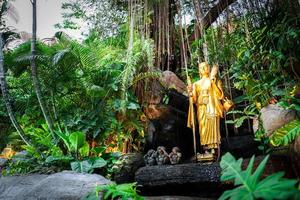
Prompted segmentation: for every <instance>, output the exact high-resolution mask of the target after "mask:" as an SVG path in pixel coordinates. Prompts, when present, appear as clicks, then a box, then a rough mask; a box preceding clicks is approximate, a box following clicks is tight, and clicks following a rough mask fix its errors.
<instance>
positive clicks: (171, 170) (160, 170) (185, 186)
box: [135, 163, 222, 197]
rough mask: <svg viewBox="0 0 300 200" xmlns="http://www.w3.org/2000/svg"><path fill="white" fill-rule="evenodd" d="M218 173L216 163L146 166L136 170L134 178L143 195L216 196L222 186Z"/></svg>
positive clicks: (219, 170)
mask: <svg viewBox="0 0 300 200" xmlns="http://www.w3.org/2000/svg"><path fill="white" fill-rule="evenodd" d="M220 173H221V168H220V166H219V164H218V163H213V164H209V165H208V164H200V163H190V164H180V165H164V166H147V167H142V168H140V169H139V170H138V171H137V172H136V176H135V179H136V182H137V183H138V185H142V187H141V191H142V192H143V194H145V195H147V194H149V195H155V194H159V195H187V196H194V195H196V196H198V195H203V196H205V197H218V196H219V195H220V191H221V190H220V188H221V187H222V186H221V182H220Z"/></svg>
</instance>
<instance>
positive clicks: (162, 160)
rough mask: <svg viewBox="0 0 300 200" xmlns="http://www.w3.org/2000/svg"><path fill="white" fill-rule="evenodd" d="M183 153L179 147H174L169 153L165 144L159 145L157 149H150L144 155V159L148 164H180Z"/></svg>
mask: <svg viewBox="0 0 300 200" xmlns="http://www.w3.org/2000/svg"><path fill="white" fill-rule="evenodd" d="M181 157H182V154H181V153H180V149H179V148H178V147H173V149H172V152H171V153H170V154H168V152H167V151H166V148H165V147H163V146H159V147H157V150H156V151H155V150H153V149H150V150H149V151H148V152H147V154H146V155H145V156H144V161H145V164H146V165H147V166H153V165H156V164H157V165H167V164H172V165H175V164H178V163H180V161H181Z"/></svg>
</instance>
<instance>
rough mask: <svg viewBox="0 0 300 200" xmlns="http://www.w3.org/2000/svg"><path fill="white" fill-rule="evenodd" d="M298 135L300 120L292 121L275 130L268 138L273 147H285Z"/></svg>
mask: <svg viewBox="0 0 300 200" xmlns="http://www.w3.org/2000/svg"><path fill="white" fill-rule="evenodd" d="M299 135H300V120H293V121H291V122H289V123H287V124H286V125H284V126H283V127H281V128H279V129H277V130H276V131H275V132H274V133H273V134H272V136H271V137H270V143H271V144H272V145H273V146H286V145H288V144H290V143H292V142H293V141H294V140H295V139H296V138H297V137H298V136H299Z"/></svg>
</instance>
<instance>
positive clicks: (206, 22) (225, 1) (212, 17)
mask: <svg viewBox="0 0 300 200" xmlns="http://www.w3.org/2000/svg"><path fill="white" fill-rule="evenodd" d="M236 1H237V0H220V1H219V2H218V3H217V4H216V5H215V6H214V7H212V8H211V9H210V10H209V11H208V12H207V13H206V14H205V16H204V17H203V19H202V20H201V24H202V26H203V28H204V29H207V28H208V27H210V25H211V24H212V23H213V22H214V21H216V19H217V18H218V17H219V15H220V14H221V13H222V12H223V10H225V9H226V8H227V7H228V6H230V5H231V4H232V3H234V2H236Z"/></svg>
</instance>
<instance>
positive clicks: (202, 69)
mask: <svg viewBox="0 0 300 200" xmlns="http://www.w3.org/2000/svg"><path fill="white" fill-rule="evenodd" d="M199 74H200V75H201V76H203V75H209V65H208V63H207V62H202V63H200V64H199Z"/></svg>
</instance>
